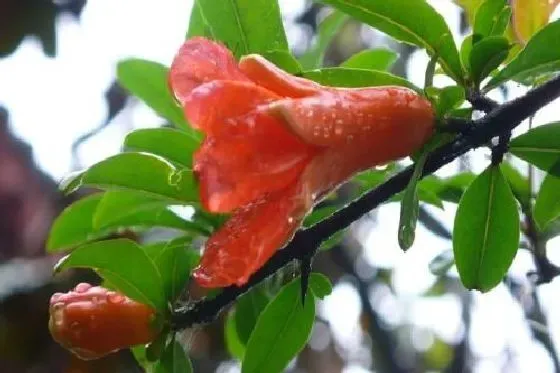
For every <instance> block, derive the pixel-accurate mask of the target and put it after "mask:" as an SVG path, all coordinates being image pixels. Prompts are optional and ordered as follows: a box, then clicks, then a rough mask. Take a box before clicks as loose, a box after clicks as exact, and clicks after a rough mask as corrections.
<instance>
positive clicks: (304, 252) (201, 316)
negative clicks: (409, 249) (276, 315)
mask: <svg viewBox="0 0 560 373" xmlns="http://www.w3.org/2000/svg"><path fill="white" fill-rule="evenodd" d="M559 96H560V77H557V78H555V79H552V80H550V81H549V82H547V83H545V84H543V85H541V86H539V87H537V88H535V89H533V90H531V91H529V92H528V93H527V94H526V95H525V96H522V97H519V98H517V99H515V100H513V101H510V102H508V103H506V104H503V105H501V106H497V107H496V108H494V109H493V110H491V111H490V112H489V113H488V114H487V115H486V116H485V117H483V118H481V119H478V120H476V121H474V122H473V129H472V131H470V132H469V133H467V134H460V135H458V136H457V138H456V139H455V140H454V141H453V142H451V143H449V144H446V145H443V146H442V147H440V148H438V149H436V150H435V151H433V152H432V153H431V154H430V156H429V157H428V159H427V161H426V166H425V168H424V174H423V176H425V175H428V174H432V173H434V172H435V171H437V170H438V169H439V168H441V167H442V166H444V165H446V164H448V163H450V162H452V161H453V160H455V159H456V158H457V157H459V156H460V155H463V154H465V153H467V152H468V151H470V150H472V149H476V148H478V147H480V146H482V145H484V144H486V143H488V142H489V141H490V140H491V139H492V138H493V137H496V136H500V135H503V134H505V133H508V132H509V131H511V130H512V129H513V128H515V127H517V126H518V125H519V124H520V123H521V122H522V121H523V120H525V119H526V118H528V117H530V116H531V115H533V114H534V113H536V112H537V111H538V110H539V109H541V108H542V107H544V106H546V105H547V104H548V103H550V102H551V101H552V100H554V99H555V98H557V97H559ZM485 101H486V100H482V102H483V103H484V102H485ZM473 105H474V104H473ZM411 175H412V167H408V168H407V169H405V170H404V171H402V172H400V173H399V174H397V175H395V176H393V177H391V178H390V179H388V180H387V181H386V182H384V183H383V184H381V185H379V186H378V187H377V188H375V189H374V190H371V191H370V192H368V193H366V194H365V195H363V196H362V197H360V198H359V199H357V200H356V201H354V202H352V203H350V204H349V205H347V206H346V207H345V208H343V209H341V210H339V211H337V212H336V213H335V214H333V215H332V216H331V217H329V218H328V219H325V220H323V221H322V222H320V223H318V224H316V225H314V226H313V227H310V228H308V229H304V230H300V231H298V232H297V233H296V235H295V236H294V238H293V240H292V241H291V242H290V243H289V244H288V245H287V246H286V247H285V248H284V249H282V250H279V251H278V252H277V253H276V254H275V255H274V256H273V257H272V258H271V259H270V260H269V261H268V262H267V263H266V265H265V266H264V267H262V268H261V269H260V270H259V271H257V272H256V273H255V274H254V275H253V276H252V277H251V278H250V279H249V282H248V283H247V284H245V285H244V286H241V287H237V286H230V287H228V288H225V289H224V290H223V291H222V292H221V293H220V294H218V295H217V296H216V297H214V298H212V299H207V300H201V301H198V302H194V303H192V304H188V305H186V306H182V307H179V308H178V309H176V310H175V311H174V315H173V327H174V329H175V330H180V329H184V328H188V327H191V326H193V325H195V324H200V323H207V322H210V321H212V320H214V319H215V317H216V316H217V315H218V314H219V313H220V311H221V310H222V309H224V308H225V307H226V306H228V305H229V304H230V303H231V302H233V301H234V300H235V299H236V298H237V297H238V296H239V295H241V294H243V293H244V292H246V291H247V290H248V289H250V288H251V287H252V286H254V285H256V284H258V283H259V282H261V281H262V280H264V279H265V278H267V277H268V276H270V275H272V274H274V273H275V272H276V271H277V270H279V269H280V268H282V267H283V266H285V265H286V264H287V263H289V262H291V261H293V260H301V259H304V258H305V257H309V256H310V255H314V254H315V252H316V250H317V248H318V247H319V245H320V244H321V242H322V241H324V240H326V239H327V238H328V237H330V236H332V235H333V234H334V233H336V232H337V231H339V230H342V229H344V228H346V227H348V226H349V225H350V224H351V223H352V222H354V221H356V220H357V219H359V218H360V217H361V216H362V215H364V214H366V213H367V212H369V211H371V210H373V209H374V208H376V207H377V206H379V205H380V204H381V203H383V202H385V201H387V200H389V199H390V198H391V197H392V196H394V195H395V194H397V193H399V192H401V191H402V190H404V188H405V187H406V185H407V184H408V181H409V179H410V176H411Z"/></svg>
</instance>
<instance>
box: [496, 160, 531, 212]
mask: <svg viewBox="0 0 560 373" xmlns="http://www.w3.org/2000/svg"><path fill="white" fill-rule="evenodd" d="M500 170H501V171H502V174H503V175H504V177H505V178H506V180H507V182H508V184H509V187H510V188H511V191H512V192H513V195H514V196H515V198H516V199H517V200H518V201H519V202H520V203H521V204H522V205H523V206H525V207H529V206H530V201H531V189H530V188H529V180H528V179H527V178H526V177H525V176H523V175H521V172H519V171H518V170H517V169H516V168H515V167H514V166H513V165H511V164H510V163H508V162H502V163H501V164H500Z"/></svg>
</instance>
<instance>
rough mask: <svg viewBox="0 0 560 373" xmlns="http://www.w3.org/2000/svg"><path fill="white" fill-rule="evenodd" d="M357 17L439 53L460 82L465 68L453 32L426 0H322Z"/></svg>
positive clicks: (399, 37)
mask: <svg viewBox="0 0 560 373" xmlns="http://www.w3.org/2000/svg"><path fill="white" fill-rule="evenodd" d="M320 1H321V2H323V3H326V4H330V5H332V6H334V7H335V8H337V9H339V10H341V11H343V12H345V13H348V14H349V15H351V16H352V17H354V18H356V19H357V20H359V21H361V22H364V23H367V24H369V25H370V26H373V27H375V28H376V29H378V30H380V31H382V32H384V33H386V34H388V35H390V36H392V37H393V38H395V39H397V40H399V41H402V42H405V43H408V44H414V45H417V46H419V47H421V48H424V49H426V50H427V51H428V53H429V54H430V55H438V56H439V63H440V64H441V66H442V68H443V69H444V70H445V71H446V72H447V73H448V74H449V76H451V77H452V78H453V79H455V80H456V81H457V82H461V81H463V70H462V68H461V62H460V61H459V55H458V53H457V48H456V46H455V42H454V41H453V36H452V35H451V31H449V27H448V26H447V24H446V23H445V20H444V18H443V17H442V16H441V15H440V14H438V13H437V12H436V11H435V10H434V8H432V6H430V5H429V4H428V2H426V1H410V0H391V1H372V0H320Z"/></svg>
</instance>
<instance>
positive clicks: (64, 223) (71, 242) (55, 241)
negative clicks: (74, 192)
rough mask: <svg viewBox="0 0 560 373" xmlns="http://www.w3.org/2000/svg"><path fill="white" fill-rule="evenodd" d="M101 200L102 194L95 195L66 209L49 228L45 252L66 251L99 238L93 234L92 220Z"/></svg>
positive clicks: (99, 233)
mask: <svg viewBox="0 0 560 373" xmlns="http://www.w3.org/2000/svg"><path fill="white" fill-rule="evenodd" d="M101 198H103V194H102V193H96V194H93V195H90V196H87V197H84V198H82V199H80V200H79V201H76V202H74V203H72V204H71V205H70V206H68V207H66V208H65V209H64V211H62V212H61V213H60V215H58V217H57V218H56V220H55V221H54V223H53V225H52V227H51V230H50V233H49V238H48V240H47V250H48V251H49V252H55V251H61V250H66V249H70V248H72V247H74V246H77V245H79V244H82V243H85V242H87V241H89V240H93V239H96V238H99V236H100V235H102V233H101V232H95V230H94V229H93V222H92V220H93V215H94V214H95V211H96V210H97V206H98V204H99V201H101Z"/></svg>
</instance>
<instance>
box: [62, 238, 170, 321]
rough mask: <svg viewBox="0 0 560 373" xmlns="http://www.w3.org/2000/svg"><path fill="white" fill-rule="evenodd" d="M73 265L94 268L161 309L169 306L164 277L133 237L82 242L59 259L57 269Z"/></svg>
mask: <svg viewBox="0 0 560 373" xmlns="http://www.w3.org/2000/svg"><path fill="white" fill-rule="evenodd" d="M74 267H81V268H92V269H94V270H95V271H96V272H98V273H99V274H100V275H101V277H103V278H104V279H105V280H107V281H109V282H110V283H111V285H112V286H114V287H115V288H116V289H118V290H119V291H121V292H123V293H124V294H126V295H127V296H129V297H130V298H132V299H135V300H137V301H138V302H141V303H144V304H147V305H150V306H152V307H153V308H155V309H157V310H159V311H164V310H166V309H167V301H166V299H165V294H164V291H163V285H162V281H161V277H160V276H159V273H158V270H157V268H156V266H155V264H154V262H153V261H152V260H151V259H150V258H149V257H148V256H147V255H146V253H145V252H144V250H142V248H141V247H140V246H138V245H137V244H136V243H135V242H133V241H131V240H127V239H116V240H107V241H99V242H94V243H91V244H87V245H84V246H80V247H78V248H77V249H75V250H74V251H72V253H70V254H69V255H67V256H65V257H64V258H63V259H62V260H61V261H60V262H58V264H57V265H56V267H55V271H56V272H60V271H62V270H65V269H68V268H74Z"/></svg>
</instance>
